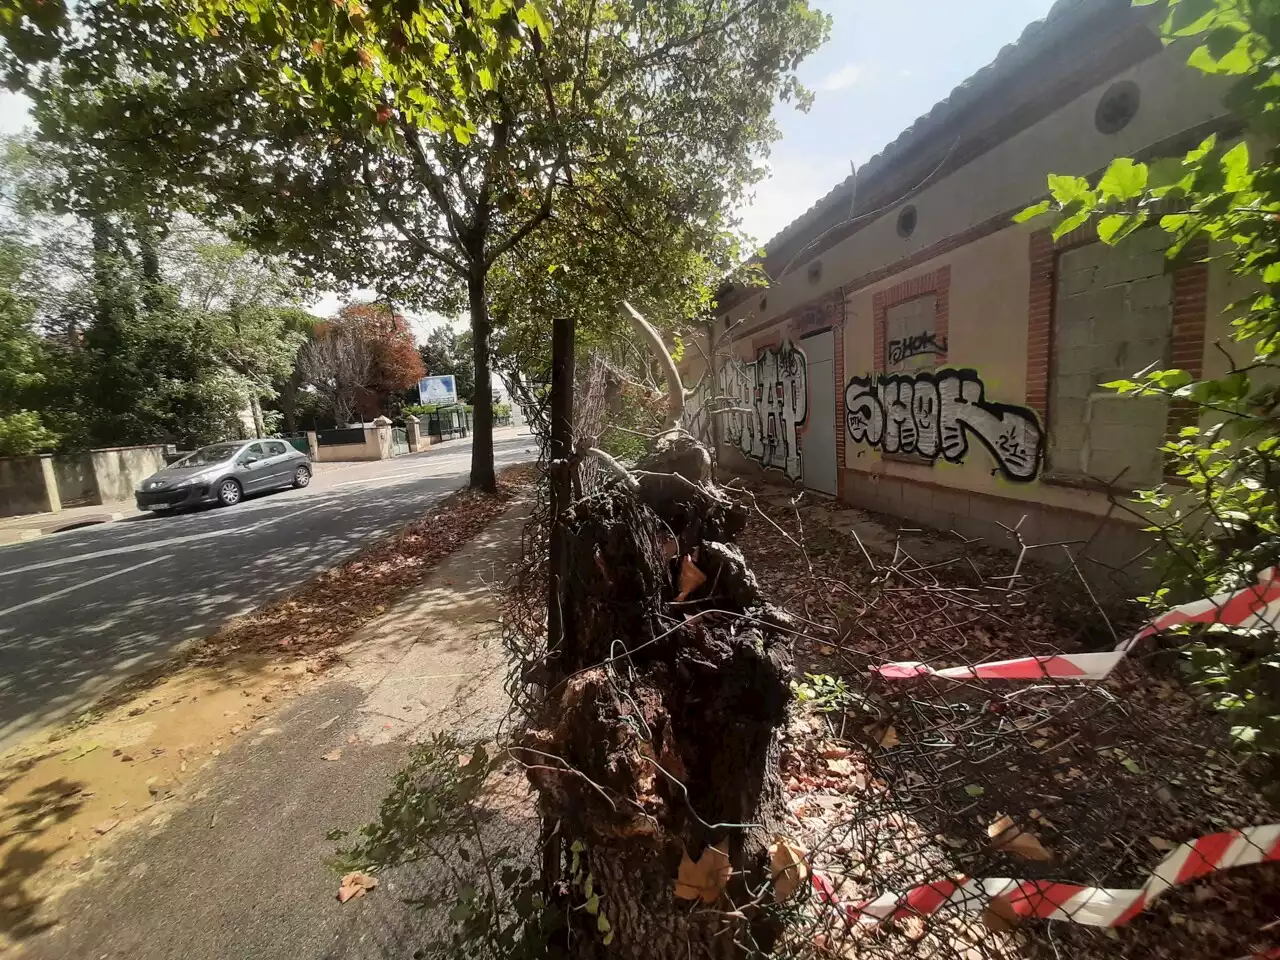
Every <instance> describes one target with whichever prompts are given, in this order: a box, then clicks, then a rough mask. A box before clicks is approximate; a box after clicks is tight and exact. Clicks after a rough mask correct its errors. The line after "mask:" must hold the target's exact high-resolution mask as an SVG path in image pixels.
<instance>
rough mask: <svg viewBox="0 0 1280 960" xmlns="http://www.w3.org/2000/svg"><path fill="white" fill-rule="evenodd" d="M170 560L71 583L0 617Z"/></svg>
mask: <svg viewBox="0 0 1280 960" xmlns="http://www.w3.org/2000/svg"><path fill="white" fill-rule="evenodd" d="M172 559H173V557H172V556H171V555H170V554H165V555H164V556H163V557H156V558H154V559H152V560H144V561H142V563H135V564H134V565H133V566H132V567H125V568H124V569H123V570H113V571H112V572H111V573H104V574H103V575H102V576H100V577H94V578H93V579H92V580H85V581H83V582H81V583H73V584H72V585H71V586H69V587H63V588H62V589H61V590H55V591H53V593H46V594H45V595H44V596H43V597H33V598H32V599H30V600H24V601H23V602H22V603H19V604H15V605H14V606H12V607H8V608H6V609H4V610H0V617H4V616H7V615H8V614H11V613H17V612H18V611H19V610H23V609H25V608H26V607H31V606H34V605H35V604H37V603H44V602H45V601H46V600H52V599H54V598H55V597H61V596H62V595H64V594H67V593H72V592H73V591H76V590H81V589H83V588H84V587H91V586H93V585H94V584H95V583H101V582H102V581H103V580H110V579H111V578H112V577H120V576H124V575H125V574H126V573H133V571H135V570H141V569H142V568H143V567H149V566H151V564H153V563H159V562H160V561H161V560H172Z"/></svg>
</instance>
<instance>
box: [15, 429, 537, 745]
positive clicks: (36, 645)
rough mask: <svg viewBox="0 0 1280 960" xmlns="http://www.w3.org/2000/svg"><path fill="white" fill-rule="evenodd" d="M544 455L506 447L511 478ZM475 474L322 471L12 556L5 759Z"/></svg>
mask: <svg viewBox="0 0 1280 960" xmlns="http://www.w3.org/2000/svg"><path fill="white" fill-rule="evenodd" d="M504 433H505V431H504ZM534 455H535V454H534V442H533V439H532V438H531V437H530V436H529V435H528V434H523V433H522V434H518V435H515V436H511V435H510V434H508V435H507V436H505V437H501V436H500V438H499V439H497V440H496V441H495V443H494V456H495V460H496V462H497V465H498V467H499V468H501V467H502V466H504V465H507V464H511V463H518V462H521V461H524V460H529V459H532V458H533V457H534ZM470 463H471V444H470V441H462V442H459V443H451V444H449V445H448V446H446V447H440V448H436V449H434V450H428V451H424V452H423V453H417V454H410V455H408V456H404V457H398V458H396V459H395V460H391V461H379V462H375V463H368V464H356V465H351V466H349V467H343V468H342V469H321V470H319V471H318V472H317V474H316V476H315V479H314V480H313V481H312V483H311V485H310V486H309V487H307V488H306V489H304V490H288V491H281V492H279V493H271V494H265V495H262V496H259V497H254V498H251V499H249V500H246V501H245V502H243V503H241V504H239V505H238V506H235V507H231V508H228V509H215V508H209V509H203V510H200V511H197V512H193V513H184V514H178V515H175V516H155V515H151V514H144V515H142V516H137V517H131V518H128V519H125V520H121V521H117V522H115V523H109V524H103V525H99V526H93V527H86V528H83V529H80V530H73V531H68V532H66V533H61V534H56V535H54V536H49V537H44V538H41V539H39V540H33V541H31V542H29V543H21V544H15V545H12V546H7V547H3V548H0V750H3V749H5V748H7V747H9V746H12V745H13V744H14V743H16V742H17V741H19V740H21V739H22V738H24V737H26V736H28V735H30V734H31V733H33V732H35V731H36V730H39V729H40V728H42V727H45V726H47V725H49V724H51V723H56V722H58V721H61V720H64V719H66V718H68V717H70V716H74V715H75V714H76V713H77V712H78V711H80V710H83V709H84V708H85V707H87V706H88V705H89V704H91V703H92V702H93V700H94V699H95V698H96V697H97V696H99V695H101V693H102V692H103V691H104V690H106V689H107V688H109V687H110V686H111V685H112V684H114V683H116V682H118V681H119V680H121V679H123V678H125V677H127V676H129V675H131V674H133V673H137V672H139V671H141V670H145V669H147V668H148V667H151V666H153V665H155V664H157V663H160V662H162V661H163V660H165V659H166V658H168V657H170V656H172V655H173V654H174V653H175V651H177V650H178V648H179V647H180V646H181V645H182V644H183V643H185V642H187V641H190V640H195V639H198V638H200V637H204V636H208V635H209V634H211V633H213V632H214V631H216V630H217V629H218V627H219V626H220V625H221V624H223V623H224V622H226V621H227V620H229V619H231V618H233V617H236V616H239V615H241V614H243V613H246V612H248V611H250V610H252V609H254V608H255V607H257V606H259V605H261V604H262V603H263V602H265V601H267V600H270V599H271V598H273V597H275V596H277V595H279V594H281V593H284V592H287V591H288V590H289V589H290V588H292V587H294V586H296V585H297V584H300V583H302V582H304V581H306V580H307V579H309V578H310V577H311V576H313V575H314V574H316V573H317V572H319V571H320V570H323V569H325V568H326V567H331V566H333V565H335V564H337V563H340V562H342V561H343V560H344V559H346V558H347V557H348V556H350V555H351V554H353V553H354V552H356V551H357V550H358V549H359V548H360V547H362V546H364V545H365V544H367V543H369V542H370V541H373V540H376V539H377V538H379V537H381V536H383V535H384V534H386V533H388V532H390V531H392V530H394V529H395V528H396V527H398V526H400V525H402V524H404V523H405V522H407V521H409V520H411V519H413V518H414V517H416V516H418V515H420V514H421V513H423V512H424V511H426V510H427V509H428V508H429V507H431V505H432V504H434V503H436V502H437V501H439V500H442V499H443V498H444V497H446V496H448V494H449V493H450V492H452V491H453V490H455V489H456V488H458V487H460V486H462V485H463V484H464V483H466V480H467V474H468V471H469V469H470Z"/></svg>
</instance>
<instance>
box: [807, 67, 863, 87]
mask: <svg viewBox="0 0 1280 960" xmlns="http://www.w3.org/2000/svg"><path fill="white" fill-rule="evenodd" d="M866 77H867V68H866V67H865V66H863V65H862V64H860V63H846V64H845V65H844V66H843V67H841V68H840V69H839V70H833V71H832V72H831V73H828V74H827V75H826V76H825V77H824V78H823V80H822V82H821V83H819V84H818V89H819V90H824V91H826V92H828V93H831V92H834V91H836V90H847V89H848V88H849V87H852V86H853V85H854V84H855V83H860V82H861V81H863V80H865V79H866Z"/></svg>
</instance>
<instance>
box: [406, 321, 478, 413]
mask: <svg viewBox="0 0 1280 960" xmlns="http://www.w3.org/2000/svg"><path fill="white" fill-rule="evenodd" d="M418 353H419V354H420V355H421V357H422V365H423V367H424V368H425V369H426V371H427V373H426V375H427V376H429V377H440V376H449V375H452V376H453V379H454V385H455V386H456V387H457V388H458V399H459V400H461V401H463V402H464V403H470V402H471V401H472V398H473V397H474V396H475V392H476V366H475V362H474V360H473V358H472V354H473V348H472V343H471V331H470V330H465V331H462V332H461V333H459V332H458V331H456V330H454V329H453V328H452V327H450V326H439V327H436V328H435V329H434V330H432V331H431V332H430V333H428V334H427V340H426V343H422V344H419V345H418Z"/></svg>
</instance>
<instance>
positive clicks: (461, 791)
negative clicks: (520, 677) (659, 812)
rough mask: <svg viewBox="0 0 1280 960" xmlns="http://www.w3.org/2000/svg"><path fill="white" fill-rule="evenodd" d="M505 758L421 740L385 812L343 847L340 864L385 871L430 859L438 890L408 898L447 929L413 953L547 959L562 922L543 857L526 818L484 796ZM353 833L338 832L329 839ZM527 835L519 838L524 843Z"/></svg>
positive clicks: (440, 738) (447, 740)
mask: <svg viewBox="0 0 1280 960" xmlns="http://www.w3.org/2000/svg"><path fill="white" fill-rule="evenodd" d="M502 761H503V758H502V757H501V756H497V757H494V756H490V755H489V753H488V752H487V751H486V750H485V748H484V746H483V745H475V746H468V745H465V744H463V743H462V742H460V741H459V740H458V739H457V738H456V737H454V736H453V735H452V734H446V733H440V734H435V735H434V736H433V737H432V738H431V739H430V740H429V741H427V742H426V743H423V744H421V745H419V746H418V747H416V748H415V749H414V752H413V755H412V757H411V758H410V761H409V763H408V765H407V766H406V767H405V769H403V770H402V771H400V773H399V774H397V776H396V778H395V781H394V783H393V785H392V788H391V792H390V794H389V795H388V796H387V797H386V799H385V800H383V802H382V806H381V807H380V808H379V810H378V817H377V819H376V820H374V821H373V822H372V823H370V824H367V825H366V826H364V827H361V828H360V830H359V831H358V832H357V834H356V837H355V839H354V842H352V843H351V845H350V846H348V847H345V848H344V849H342V850H341V851H340V852H339V855H338V858H337V863H336V866H338V867H339V869H342V870H349V869H366V870H372V871H375V872H376V871H381V870H386V869H389V868H391V867H395V866H400V865H404V864H411V863H412V864H424V865H426V866H427V869H429V870H430V871H431V874H432V877H433V879H434V880H435V881H436V882H435V883H433V887H434V889H433V891H432V892H431V893H430V894H428V895H426V896H424V897H422V898H420V899H417V900H412V901H409V902H410V903H412V904H414V905H416V906H418V907H421V908H423V909H427V910H430V911H433V912H434V913H435V914H436V915H437V916H438V917H439V920H440V922H441V923H442V924H443V926H444V927H445V928H446V929H447V930H448V931H449V932H448V934H447V935H446V936H441V937H439V938H437V939H436V942H434V943H432V944H431V945H430V946H429V947H426V948H424V950H422V951H420V952H418V953H416V954H415V956H422V957H428V956H430V957H442V958H445V957H449V958H458V957H467V958H476V960H481V958H493V960H505V958H516V960H519V958H530V960H532V958H535V957H536V958H547V957H552V956H554V955H555V954H553V953H551V952H549V949H548V946H547V938H548V937H549V936H550V935H551V934H552V933H553V932H554V930H555V929H556V927H557V926H558V924H559V922H560V921H559V920H558V918H557V914H556V912H555V911H554V910H553V909H546V907H547V905H546V904H545V903H544V901H543V897H542V883H541V878H540V877H539V874H538V866H539V864H537V863H535V862H531V861H530V859H529V857H528V851H529V850H532V849H536V847H537V842H536V837H529V836H523V837H522V836H520V834H521V833H522V832H527V831H529V830H535V831H536V827H535V826H534V825H533V824H532V823H530V822H528V821H524V822H519V823H507V822H504V821H503V820H502V817H501V815H500V814H498V813H497V809H500V805H498V806H497V807H495V808H491V807H490V806H489V805H488V804H487V803H486V800H487V798H488V797H489V794H490V793H491V791H493V790H498V789H502V787H501V785H500V784H495V781H496V780H500V774H499V769H500V767H501V764H502ZM345 837H346V834H345V833H343V832H342V831H335V832H333V833H331V834H330V839H333V840H342V839H344V838H345ZM521 841H522V842H521Z"/></svg>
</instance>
